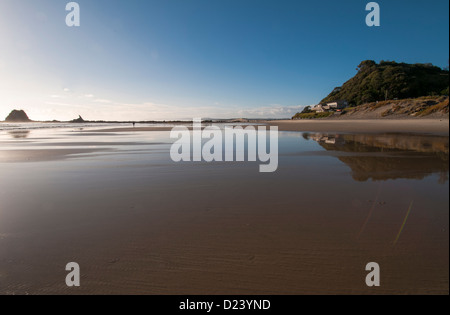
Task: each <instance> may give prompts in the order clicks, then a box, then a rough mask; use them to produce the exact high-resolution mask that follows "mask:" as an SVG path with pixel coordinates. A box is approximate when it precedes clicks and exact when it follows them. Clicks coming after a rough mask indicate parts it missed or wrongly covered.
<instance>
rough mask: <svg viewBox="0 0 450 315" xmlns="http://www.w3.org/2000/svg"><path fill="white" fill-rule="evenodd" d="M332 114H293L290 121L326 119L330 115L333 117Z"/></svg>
mask: <svg viewBox="0 0 450 315" xmlns="http://www.w3.org/2000/svg"><path fill="white" fill-rule="evenodd" d="M333 114H334V113H332V112H325V113H314V112H313V113H311V112H309V113H297V114H295V116H294V117H292V119H315V118H326V117H329V116H331V115H333Z"/></svg>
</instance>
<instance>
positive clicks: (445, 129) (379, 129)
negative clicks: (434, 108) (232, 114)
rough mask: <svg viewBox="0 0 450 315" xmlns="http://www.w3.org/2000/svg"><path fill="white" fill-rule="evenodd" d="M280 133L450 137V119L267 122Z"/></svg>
mask: <svg viewBox="0 0 450 315" xmlns="http://www.w3.org/2000/svg"><path fill="white" fill-rule="evenodd" d="M265 123H266V124H267V125H269V126H277V127H278V130H279V131H304V132H307V131H311V132H348V133H417V134H430V135H439V136H447V137H448V136H449V120H448V119H420V120H412V119H389V120H388V119H361V120H328V119H323V120H318V119H314V120H279V121H266V122H265Z"/></svg>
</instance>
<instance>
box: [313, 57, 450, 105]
mask: <svg viewBox="0 0 450 315" xmlns="http://www.w3.org/2000/svg"><path fill="white" fill-rule="evenodd" d="M357 70H358V73H357V74H356V75H355V76H354V77H353V78H351V79H350V80H349V81H347V82H345V83H344V85H343V86H342V88H341V89H335V90H334V91H333V92H331V94H330V95H328V96H327V97H326V98H324V99H323V100H322V101H321V103H328V102H334V101H338V100H346V101H348V103H349V105H350V106H354V105H361V104H364V103H370V102H376V101H384V100H385V99H391V100H392V99H396V98H398V99H405V98H417V97H420V96H428V95H430V96H437V95H448V92H449V72H448V70H442V69H441V68H439V67H436V66H433V65H432V64H406V63H396V62H393V61H392V62H391V61H381V62H380V63H379V64H377V63H376V62H375V61H373V60H366V61H363V62H361V64H360V65H359V66H358V69H357ZM380 106H382V105H381V104H380Z"/></svg>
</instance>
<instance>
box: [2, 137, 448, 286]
mask: <svg viewBox="0 0 450 315" xmlns="http://www.w3.org/2000/svg"><path fill="white" fill-rule="evenodd" d="M114 130H115V132H110V131H108V132H99V131H98V130H95V131H92V132H89V131H87V132H86V131H83V132H76V133H63V134H61V135H58V136H57V137H55V139H53V136H51V135H46V137H42V136H35V133H36V132H34V131H32V132H31V133H30V134H29V135H28V136H27V138H20V139H17V138H13V139H11V137H10V138H8V139H5V138H3V140H2V141H0V142H1V143H0V145H1V146H2V149H3V152H2V151H0V155H3V154H5V156H10V157H11V156H14V155H15V159H17V161H22V162H21V163H18V162H17V161H16V160H11V158H7V159H3V161H0V172H1V174H2V177H1V180H0V200H1V203H0V205H1V206H0V216H1V218H2V220H0V293H2V294H448V284H449V283H448V278H449V274H448V263H449V260H448V257H449V256H448V253H449V238H448V228H449V224H448V222H449V221H448V219H449V217H448V205H449V198H448V158H447V163H445V162H440V163H435V162H433V161H440V160H442V159H444V160H445V156H448V138H446V137H437V138H436V137H429V136H424V137H421V138H414V137H413V138H414V140H415V142H414V143H413V145H414V146H410V148H411V150H413V151H412V152H409V151H408V150H407V149H408V147H405V146H407V144H408V143H412V141H410V139H409V138H408V137H411V136H408V137H406V138H405V137H393V138H392V137H389V136H386V135H383V136H380V137H374V136H365V137H363V136H356V137H354V136H352V137H337V138H336V137H331V136H330V135H320V134H314V135H308V136H307V135H302V134H301V133H292V132H288V133H282V134H281V138H280V149H281V150H280V167H279V170H278V171H277V172H276V173H273V174H260V173H258V171H257V170H258V167H257V165H256V164H254V163H253V164H252V163H237V164H234V163H231V164H227V163H213V164H208V163H203V162H200V163H194V164H191V163H182V164H179V163H173V162H171V161H170V160H169V159H168V150H169V148H170V142H169V141H168V133H167V132H166V131H165V132H151V133H150V132H144V131H145V130H140V131H136V132H133V133H130V132H119V131H120V130H118V129H114ZM122 131H123V130H122ZM125 131H128V130H125ZM55 133H57V131H55ZM355 143H357V144H358V145H357V146H356V145H355ZM83 147H84V149H85V150H89V151H85V152H80V151H79V150H81V148H83ZM355 147H356V148H357V151H355ZM24 148H26V149H27V150H24ZM87 148H89V149H87ZM55 150H72V154H69V153H68V152H67V151H64V152H61V151H55ZM390 150H392V152H391V151H390ZM5 151H7V152H8V153H7V154H6V153H5ZM25 151H26V152H25ZM30 151H35V153H36V154H37V156H36V158H35V159H31V160H30V159H29V157H30ZM37 152H44V153H37ZM55 152H56V153H57V154H55ZM60 153H64V154H60ZM77 153H78V154H77ZM8 154H9V155H8ZM39 154H42V155H39ZM45 154H48V155H49V156H47V158H46V159H45V158H39V156H41V157H42V156H45ZM52 154H54V155H53V156H52ZM21 156H22V157H21ZM50 156H52V157H50ZM350 158H351V159H350ZM411 158H413V159H414V160H417V161H418V162H415V163H403V162H402V161H409V160H410V159H411ZM24 161H25V162H26V161H28V162H27V163H24ZM380 161H381V162H380ZM392 161H396V162H395V163H392ZM420 161H423V162H424V163H420ZM426 161H431V162H432V167H431V166H430V165H431V164H430V163H426ZM445 176H446V177H445ZM355 177H356V179H355ZM411 205H412V206H411ZM409 207H412V210H411V215H410V216H409V218H408V221H407V224H406V226H405V229H404V230H403V231H402V233H400V234H399V230H400V227H401V226H402V222H403V221H404V219H405V215H406V213H407V212H408V209H409ZM397 237H398V242H395V240H396V238H397ZM72 261H75V262H77V263H79V264H80V267H81V273H82V277H81V287H80V288H68V287H66V286H65V282H64V280H65V276H66V274H67V272H66V271H65V265H66V264H67V263H68V262H72ZM371 261H375V262H378V263H379V264H380V266H381V276H382V278H381V279H382V286H381V287H380V288H368V287H367V286H366V285H365V276H366V274H367V273H366V271H365V269H364V267H365V265H366V264H367V263H368V262H371Z"/></svg>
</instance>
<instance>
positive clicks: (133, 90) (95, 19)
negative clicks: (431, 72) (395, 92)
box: [0, 0, 449, 120]
mask: <svg viewBox="0 0 450 315" xmlns="http://www.w3.org/2000/svg"><path fill="white" fill-rule="evenodd" d="M69 2H70V1H67V0H0V120H2V119H4V117H6V116H7V115H8V113H9V112H10V111H11V110H13V109H24V110H25V111H26V112H27V114H28V116H29V117H30V118H31V119H33V120H53V119H55V120H70V119H74V118H77V117H78V115H81V116H82V117H83V118H84V119H85V120H172V119H192V118H194V117H201V118H241V117H245V118H288V117H291V116H292V115H294V114H295V113H296V112H298V111H301V109H302V108H303V107H304V106H307V105H314V104H317V103H318V102H320V101H321V100H322V99H323V98H324V97H326V96H327V95H328V94H329V93H330V92H331V91H332V90H333V89H334V88H335V87H337V86H341V85H342V84H343V83H344V82H345V81H347V80H348V79H350V78H351V77H352V76H354V75H355V74H356V67H357V66H358V65H359V63H360V62H361V61H363V60H366V59H371V60H375V61H377V62H379V61H381V60H392V61H397V62H407V63H433V64H434V65H436V66H439V67H447V66H448V62H449V61H448V60H449V13H448V12H449V1H448V0H433V1H425V0H383V1H377V3H378V4H379V6H380V10H381V26H380V27H368V26H367V25H366V23H365V20H366V15H367V14H368V13H369V12H368V11H366V4H367V3H369V2H370V1H365V0H345V1H335V0H317V1H300V0H295V1H287V0H157V1H153V0H145V1H144V0H78V1H76V2H77V3H78V4H79V6H80V10H81V11H80V27H68V26H67V25H66V22H65V20H66V15H67V14H68V13H69V12H67V11H66V4H67V3H69Z"/></svg>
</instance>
